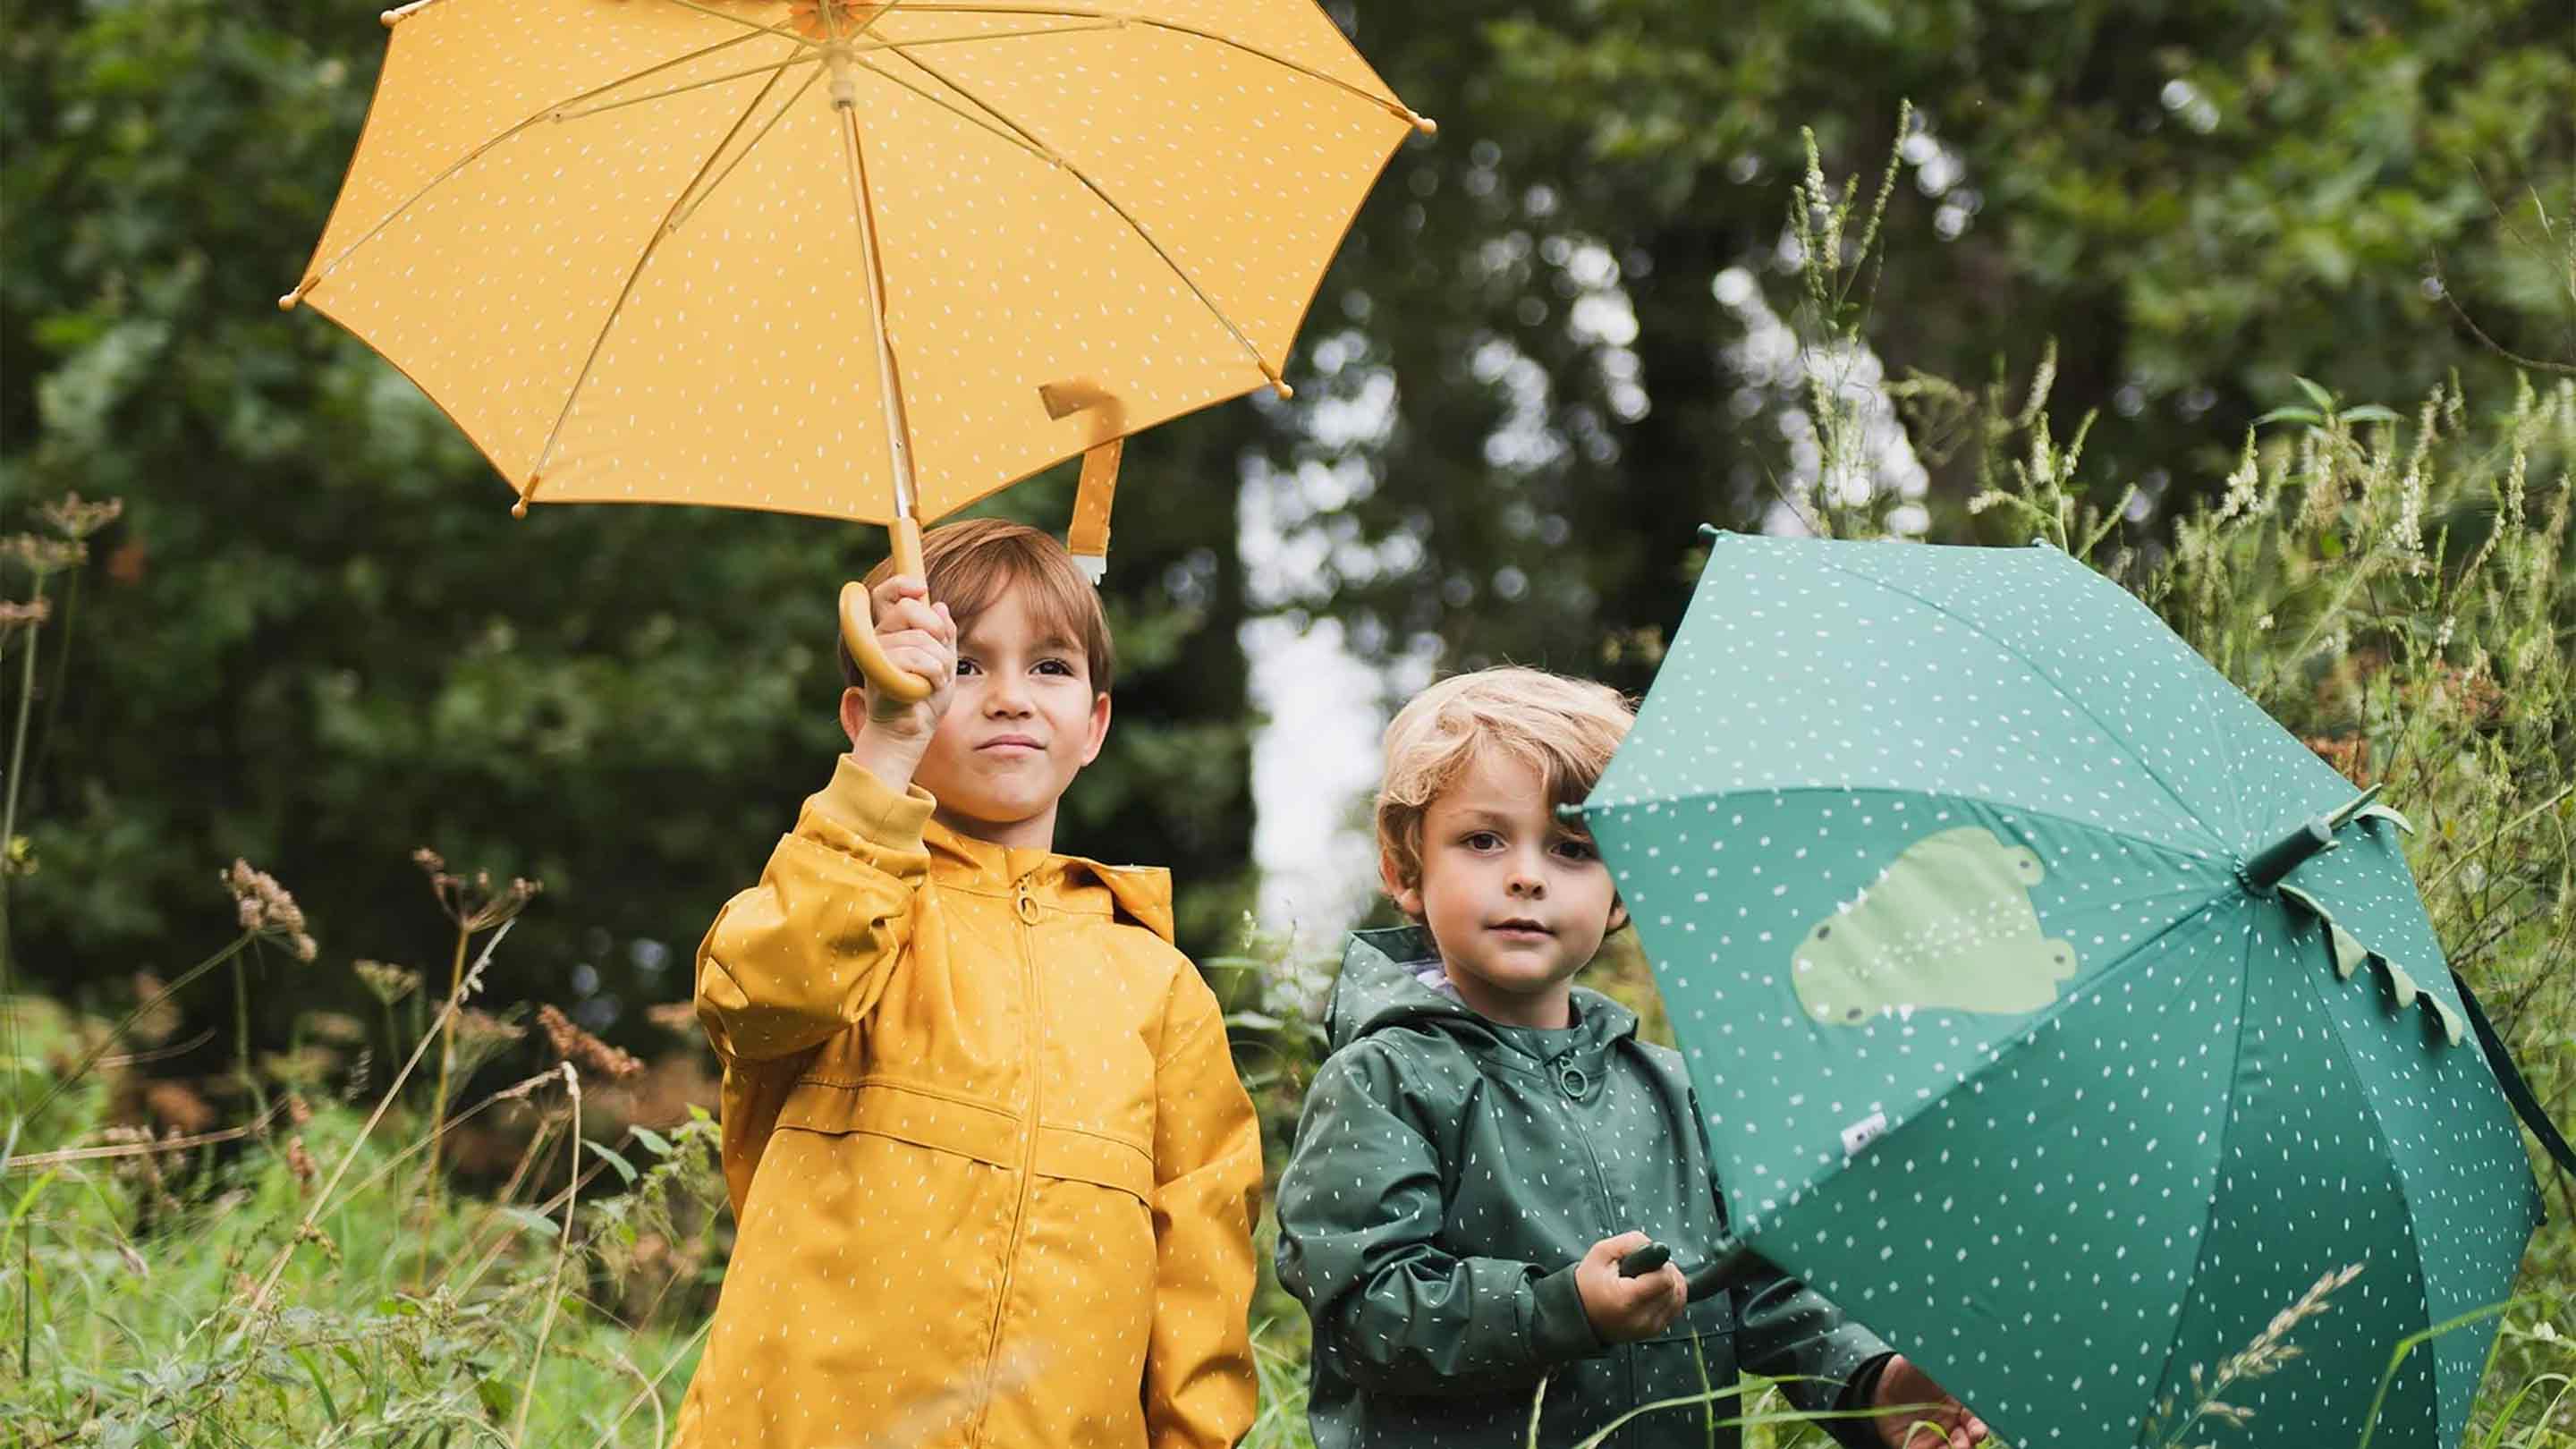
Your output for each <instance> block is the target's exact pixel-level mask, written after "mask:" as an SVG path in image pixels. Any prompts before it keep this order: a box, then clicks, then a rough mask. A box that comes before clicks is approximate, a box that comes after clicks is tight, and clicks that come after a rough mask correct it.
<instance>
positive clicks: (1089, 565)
mask: <svg viewBox="0 0 2576 1449" xmlns="http://www.w3.org/2000/svg"><path fill="white" fill-rule="evenodd" d="M1126 447H1127V440H1126V439H1124V438H1111V439H1110V440H1109V441H1108V442H1105V443H1102V444H1101V445H1100V446H1098V447H1096V448H1091V449H1088V450H1086V451H1085V452H1084V453H1083V455H1082V482H1081V483H1079V484H1078V485H1076V486H1075V489H1074V494H1073V526H1072V527H1070V528H1068V529H1066V530H1065V535H1064V547H1065V551H1066V552H1067V553H1070V554H1072V555H1073V561H1074V562H1075V563H1077V564H1079V565H1081V567H1082V571H1083V572H1084V573H1086V574H1089V575H1090V576H1091V581H1092V582H1093V583H1094V584H1097V583H1099V582H1100V581H1101V580H1102V579H1105V578H1107V577H1108V576H1109V508H1110V505H1111V504H1112V503H1114V502H1115V501H1116V500H1117V497H1118V456H1119V454H1120V453H1122V452H1124V451H1125V450H1126Z"/></svg>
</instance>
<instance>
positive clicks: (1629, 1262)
mask: <svg viewBox="0 0 2576 1449" xmlns="http://www.w3.org/2000/svg"><path fill="white" fill-rule="evenodd" d="M1672 1260H1673V1250H1672V1249H1670V1248H1667V1247H1665V1246H1664V1245H1663V1244H1661V1243H1648V1244H1647V1245H1646V1246H1644V1247H1642V1248H1639V1249H1638V1250H1637V1251H1635V1252H1633V1253H1630V1254H1629V1255H1628V1256H1626V1257H1624V1258H1621V1259H1620V1260H1619V1276H1620V1277H1622V1278H1643V1277H1645V1276H1646V1275H1647V1274H1649V1273H1652V1272H1654V1271H1655V1270H1657V1269H1659V1268H1661V1267H1663V1266H1664V1265H1665V1264H1666V1263H1669V1262H1671V1261H1672Z"/></svg>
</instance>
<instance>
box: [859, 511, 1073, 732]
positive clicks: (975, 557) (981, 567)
mask: <svg viewBox="0 0 2576 1449" xmlns="http://www.w3.org/2000/svg"><path fill="white" fill-rule="evenodd" d="M921 566H922V571H923V572H924V573H927V574H928V575H930V580H929V582H930V597H931V599H932V600H933V601H934V602H937V603H942V604H946V605H947V606H948V612H949V613H951V614H953V615H955V616H956V619H957V628H958V631H959V632H960V633H963V632H964V631H965V630H967V629H968V628H970V627H972V626H973V625H974V622H975V617H976V616H977V615H979V614H981V613H983V612H984V611H985V610H986V609H989V608H991V607H992V606H993V604H994V602H995V601H996V600H998V599H1000V598H1001V597H1002V595H1003V593H1004V592H1006V591H1011V590H1017V591H1019V592H1020V594H1021V600H1022V602H1023V603H1025V604H1027V605H1028V609H1029V613H1030V615H1031V617H1033V618H1035V619H1036V620H1037V622H1038V624H1039V625H1040V626H1041V627H1043V628H1047V629H1052V630H1054V631H1056V632H1057V633H1060V634H1062V635H1063V636H1064V637H1065V639H1066V640H1067V641H1069V642H1071V643H1075V644H1079V645H1081V646H1082V659H1083V665H1084V668H1085V671H1086V672H1087V673H1089V674H1090V676H1091V687H1092V689H1093V690H1094V691H1095V692H1097V693H1101V694H1107V693H1108V692H1109V681H1110V677H1111V676H1112V675H1113V674H1114V673H1116V671H1117V667H1118V658H1117V652H1116V650H1115V649H1113V648H1112V647H1111V645H1110V642H1109V619H1108V617H1107V616H1106V615H1104V614H1102V613H1101V611H1100V591H1099V590H1098V589H1095V588H1093V587H1092V586H1091V580H1089V579H1087V578H1085V577H1083V573H1082V568H1081V566H1080V565H1079V564H1076V563H1075V562H1074V561H1073V555H1072V554H1069V553H1067V552H1065V551H1064V545H1063V544H1061V543H1058V542H1057V541H1056V539H1055V536H1054V535H1053V534H1050V533H1045V532H1041V531H1040V530H1038V529H1034V528H1031V527H1029V526H1028V525H1027V524H1024V523H1012V522H1010V521H1009V520H1007V519H1000V518H968V519H963V520H961V521H959V522H956V523H943V524H941V525H939V526H938V527H937V528H934V529H932V530H930V531H929V532H928V533H925V534H923V535H922V536H921ZM892 577H894V560H893V559H892V558H891V557H889V558H887V559H885V560H884V561H883V562H881V563H879V564H878V565H877V566H876V567H875V568H872V569H870V570H868V576H867V579H866V584H867V587H868V589H869V591H870V592H871V593H873V592H874V591H875V589H876V587H877V585H879V584H882V583H884V582H885V581H886V580H887V579H889V578H892ZM833 647H834V649H835V650H836V651H837V652H838V653H839V655H840V659H841V678H842V680H843V681H844V682H845V683H847V684H848V685H849V686H851V687H852V688H857V689H864V688H866V687H867V678H866V676H865V675H862V674H861V673H860V672H859V662H858V661H857V660H855V659H853V658H851V657H850V649H849V646H848V645H846V644H841V643H837V642H836V643H835V644H834V646H833Z"/></svg>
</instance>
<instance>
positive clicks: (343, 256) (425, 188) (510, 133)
mask: <svg viewBox="0 0 2576 1449" xmlns="http://www.w3.org/2000/svg"><path fill="white" fill-rule="evenodd" d="M681 3H686V0H681ZM763 35H777V36H780V37H781V38H783V39H788V40H793V41H795V42H796V43H797V44H799V45H804V44H805V41H804V40H803V38H802V37H799V36H794V35H790V34H788V33H787V32H786V31H785V30H783V29H781V28H780V27H778V26H770V27H767V28H764V29H759V30H757V31H756V33H754V34H751V35H737V36H735V37H734V38H733V39H731V40H720V41H717V42H716V43H715V44H713V45H709V46H705V47H702V48H700V49H697V50H693V51H690V52H689V53H688V54H686V55H681V56H674V57H672V58H671V59H669V60H666V61H663V62H662V63H661V64H659V65H654V66H648V67H646V68H645V69H643V70H639V71H637V72H635V73H634V74H633V75H624V76H619V77H618V78H617V79H615V80H613V81H610V82H608V83H607V84H606V85H601V86H593V87H591V88H590V89H589V90H586V91H583V92H582V93H580V94H579V95H575V96H568V97H566V98H565V99H563V100H560V101H557V102H555V103H554V104H553V105H550V106H548V107H546V108H545V109H544V110H541V111H538V112H537V113H535V114H534V115H531V116H529V117H528V118H527V119H526V120H524V121H521V122H519V123H518V124H517V125H515V126H512V127H511V128H510V129H508V130H506V131H503V132H502V133H501V134H499V135H497V136H494V137H493V138H492V139H491V140H489V141H486V142H484V143H483V144H482V145H480V146H477V147H475V148H474V149H473V150H471V151H468V152H466V153H465V154H464V155H463V156H460V157H458V158H457V159H456V160H455V161H453V162H451V163H449V165H448V167H447V169H446V170H444V171H441V172H439V173H438V174H437V175H436V176H433V177H431V178H430V179H429V180H428V181H427V182H426V183H424V184H423V185H422V186H421V188H420V189H419V190H418V191H415V192H413V193H412V194H411V195H410V196H408V197H405V198H404V199H403V201H402V203H401V204H400V205H398V206H396V207H395V208H394V209H393V210H391V211H389V212H386V213H385V215H384V219H383V220H381V221H379V222H377V223H376V224H375V225H374V226H371V227H369V228H367V230H366V231H365V232H364V233H363V234H361V235H360V236H359V237H358V239H357V240H355V241H353V242H351V243H349V244H348V245H347V246H345V247H342V248H340V250H339V252H338V253H337V254H336V255H334V256H333V257H332V258H331V260H329V261H327V262H325V263H323V264H322V265H321V266H318V267H316V268H314V269H313V273H312V275H311V276H308V277H306V278H305V279H304V280H303V281H301V282H298V283H296V285H295V290H294V291H292V292H289V293H287V294H286V295H285V296H283V297H281V298H279V299H278V304H279V305H280V306H282V307H292V306H293V305H295V303H297V302H298V301H301V300H302V299H303V297H304V295H305V294H306V293H308V292H310V291H312V290H313V289H314V288H315V287H318V286H320V285H322V281H323V279H324V278H326V277H328V276H330V275H331V273H333V272H334V271H337V270H338V269H339V266H340V264H341V263H342V262H345V261H347V260H348V259H349V258H350V256H351V255H352V254H354V253H355V252H356V251H357V250H358V248H360V247H362V246H365V245H366V244H367V243H368V242H371V241H373V240H375V239H376V237H377V235H378V234H379V233H381V232H383V231H384V229H385V228H387V227H389V226H392V225H393V224H394V223H395V222H396V221H397V220H399V219H401V217H402V214H403V213H404V212H406V211H409V210H411V209H412V208H413V207H414V206H417V205H419V204H420V200H421V198H422V197H425V196H427V195H429V193H431V192H432V191H435V190H437V189H438V188H439V187H440V186H441V185H442V184H444V183H445V182H446V181H447V180H448V178H450V177H452V176H454V175H455V174H456V173H458V172H460V171H462V170H464V169H465V168H466V167H468V166H471V165H473V164H474V163H475V162H476V161H479V160H481V159H482V158H483V157H485V156H487V155H489V154H491V153H492V151H494V150H495V149H497V148H498V147H499V146H501V144H502V143H504V142H506V141H508V140H510V139H511V138H512V137H514V136H517V135H518V134H519V133H520V132H522V131H525V130H527V129H528V128H530V127H532V126H534V125H536V124H537V123H538V122H540V121H545V120H549V119H553V118H555V117H558V116H560V115H562V114H563V109H564V107H566V106H575V105H579V104H581V103H582V102H583V101H586V100H590V99H591V98H593V97H595V96H603V95H606V94H608V93H609V92H610V91H613V90H615V89H617V88H618V87H619V86H622V85H631V84H633V83H634V82H636V81H639V80H642V79H643V78H644V77H646V76H648V75H654V74H657V73H659V72H661V71H666V70H669V69H671V68H672V67H674V66H681V65H687V64H688V63H689V62H691V61H693V60H704V59H706V58H707V57H708V56H711V55H714V54H716V53H717V52H718V51H724V50H731V49H733V48H734V47H735V46H737V45H745V44H748V43H750V42H751V41H754V40H758V39H759V38H760V37H761V36H763ZM808 48H810V47H808ZM752 73H753V74H758V72H752Z"/></svg>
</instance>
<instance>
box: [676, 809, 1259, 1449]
mask: <svg viewBox="0 0 2576 1449" xmlns="http://www.w3.org/2000/svg"><path fill="white" fill-rule="evenodd" d="M931 806H932V802H931V799H930V797H929V796H928V795H926V794H925V793H923V792H922V791H921V790H920V789H918V788H917V787H916V788H915V789H913V790H912V791H911V792H909V793H908V794H905V795H897V794H895V793H894V792H893V791H891V790H889V789H887V788H886V787H885V786H884V785H883V784H882V783H881V782H879V781H878V780H877V779H876V778H875V777H874V776H872V775H870V774H868V773H867V771H865V770H863V769H861V768H859V766H858V765H856V764H855V763H853V762H851V761H849V760H848V759H846V758H844V759H843V760H842V761H841V763H840V765H839V768H838V772H837V773H836V774H835V775H834V777H833V780H832V783H831V784H830V785H829V786H828V787H827V788H825V789H824V790H822V791H821V792H819V793H817V794H815V795H814V796H812V797H811V798H809V799H808V800H807V801H806V802H805V808H804V811H803V813H802V815H801V816H800V817H799V819H798V820H797V823H796V829H795V831H794V833H792V834H790V835H788V836H787V837H786V838H784V839H782V840H781V841H780V842H779V844H778V849H777V851H776V852H775V853H774V854H772V855H771V856H770V860H769V867H768V869H767V870H766V871H764V872H763V873H762V875H761V879H760V884H758V885H757V886H754V887H753V888H751V889H750V890H747V891H744V892H743V893H742V894H740V895H738V896H736V897H734V898H733V900H732V901H731V902H730V903H728V904H727V905H726V907H725V909H724V912H723V914H722V915H720V916H718V917H717V919H716V923H715V925H714V927H713V928H712V929H710V930H709V931H708V933H707V938H706V941H705V942H704V943H703V944H702V945H701V946H700V947H699V948H698V998H697V999H698V1015H699V1018H700V1020H702V1021H703V1022H704V1023H705V1024H706V1027H707V1032H708V1035H709V1036H711V1037H712V1038H713V1039H714V1042H715V1047H716V1051H717V1054H718V1055H719V1056H720V1057H722V1059H723V1061H724V1068H725V1073H724V1166H725V1176H726V1180H727V1184H728V1186H729V1188H730V1189H731V1193H732V1198H733V1208H734V1214H735V1217H736V1219H737V1220H738V1222H739V1225H740V1228H739V1233H738V1235H737V1237H736V1239H735V1243H734V1251H733V1260H732V1264H731V1266H730V1268H729V1269H728V1270H727V1272H726V1274H725V1282H724V1289H723V1295H722V1298H721V1300H720V1301H719V1303H718V1305H717V1308H716V1318H715V1325H714V1327H713V1329H712V1330H711V1332H710V1334H709V1336H708V1340H707V1348H706V1353H705V1356H704V1358H703V1359H702V1360H701V1361H700V1363H699V1365H698V1370H697V1376H696V1378H695V1379H694V1380H693V1381H692V1382H691V1383H690V1385H689V1393H688V1398H687V1401H686V1402H685V1404H684V1405H683V1406H682V1408H681V1411H680V1419H679V1426H678V1430H677V1433H676V1435H675V1438H674V1446H675V1449H861V1446H869V1449H878V1446H882V1449H968V1446H973V1449H985V1446H990V1449H1038V1446H1045V1449H1091V1446H1098V1449H1202V1446H1218V1445H1228V1444H1232V1443H1233V1442H1234V1441H1235V1440H1237V1439H1238V1438H1240V1437H1241V1436H1242V1434H1243V1433H1244V1432H1245V1430H1246V1429H1247V1428H1249V1426H1250V1425H1251V1422H1252V1416H1253V1405H1254V1393H1255V1390H1254V1381H1253V1372H1252V1359H1251V1344H1250V1339H1249V1336H1248V1333H1247V1330H1246V1326H1245V1313H1246V1310H1247V1307H1248V1305H1249V1301H1250V1298H1251V1294H1252V1285H1253V1274H1254V1266H1253V1256H1252V1220H1253V1215H1254V1212H1255V1202H1256V1199H1257V1197H1258V1195H1259V1192H1260V1186H1261V1145H1260V1136H1259V1132H1258V1129H1257V1127H1256V1125H1255V1123H1254V1120H1253V1114H1252V1104H1251V1102H1250V1100H1249V1099H1248V1098H1247V1097H1246V1096H1245V1095H1244V1090H1243V1086H1242V1084H1241V1083H1240V1082H1239V1081H1238V1080H1237V1079H1236V1077H1235V1073H1234V1065H1233V1061H1232V1058H1231V1057H1230V1055H1229V1054H1228V1051H1227V1048H1226V1040H1225V1027H1224V1024H1223V1022H1222V1021H1221V1020H1220V1019H1219V1014H1218V1010H1217V1003H1216V999H1215V997H1214V996H1213V995H1212V994H1211V993H1210V992H1209V990H1208V988H1207V986H1206V984H1205V983H1204V982H1202V981H1201V980H1200V979H1199V975H1198V972H1197V970H1196V969H1195V968H1194V967H1193V966H1192V965H1191V964H1190V962H1189V960H1188V958H1186V957H1184V956H1183V955H1181V953H1180V952H1178V951H1176V950H1174V949H1173V948H1172V946H1171V944H1170V938H1171V930H1172V917H1171V886H1170V878H1169V876H1168V875H1167V874H1166V873H1165V872H1163V871H1160V870H1136V869H1123V868H1113V867H1109V866H1102V865H1095V864H1093V863H1091V862H1089V861H1085V860H1078V859H1075V858H1072V857H1069V856H1061V855H1051V854H1048V853H1046V852H1043V851H1035V850H1010V849H1005V848H1003V847H1001V846H997V845H990V844H987V843H985V842H982V841H977V840H972V839H968V838H966V837H963V836H960V835H957V834H955V833H953V832H951V831H949V830H947V829H945V828H943V827H941V826H939V825H937V824H934V823H932V822H931V820H930V813H931Z"/></svg>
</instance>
